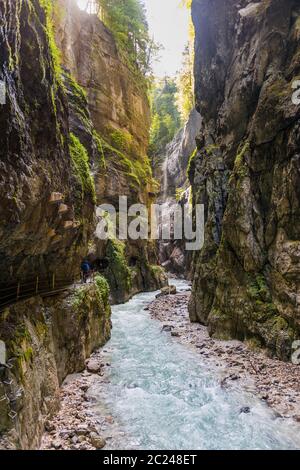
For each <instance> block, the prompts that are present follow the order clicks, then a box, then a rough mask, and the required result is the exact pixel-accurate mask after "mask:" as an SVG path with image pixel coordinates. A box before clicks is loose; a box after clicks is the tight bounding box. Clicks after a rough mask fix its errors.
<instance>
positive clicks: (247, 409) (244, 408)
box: [240, 406, 251, 414]
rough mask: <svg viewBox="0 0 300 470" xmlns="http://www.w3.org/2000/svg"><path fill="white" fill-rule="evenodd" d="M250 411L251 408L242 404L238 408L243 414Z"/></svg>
mask: <svg viewBox="0 0 300 470" xmlns="http://www.w3.org/2000/svg"><path fill="white" fill-rule="evenodd" d="M250 412H251V408H250V407H249V406H243V407H242V408H241V409H240V413H241V414H242V413H244V414H249V413H250Z"/></svg>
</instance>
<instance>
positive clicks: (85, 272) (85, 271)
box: [81, 259, 91, 283]
mask: <svg viewBox="0 0 300 470" xmlns="http://www.w3.org/2000/svg"><path fill="white" fill-rule="evenodd" d="M90 272H91V266H90V264H89V262H88V260H86V259H85V260H84V261H83V262H82V263H81V278H82V281H83V282H84V283H86V282H87V280H88V278H89V275H90Z"/></svg>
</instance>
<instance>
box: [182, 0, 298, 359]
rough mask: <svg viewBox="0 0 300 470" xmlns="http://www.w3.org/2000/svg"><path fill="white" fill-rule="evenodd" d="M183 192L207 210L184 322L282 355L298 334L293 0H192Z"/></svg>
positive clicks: (295, 5)
mask: <svg viewBox="0 0 300 470" xmlns="http://www.w3.org/2000/svg"><path fill="white" fill-rule="evenodd" d="M192 15H193V21H194V25H195V30H196V42H195V83H196V85H195V86H196V106H197V109H198V111H199V112H200V113H201V115H202V117H203V125H202V128H201V131H200V133H199V135H198V137H197V147H198V153H197V154H196V155H195V157H194V158H193V159H192V161H191V165H190V180H191V183H192V186H193V197H194V201H195V202H197V203H204V204H205V206H206V231H205V246H204V248H203V250H202V251H201V252H200V253H196V254H195V257H194V285H193V296H192V301H191V304H190V316H191V319H192V320H193V321H200V322H203V323H206V324H208V326H209V329H210V332H211V334H213V335H215V336H218V337H226V338H228V337H235V338H240V339H249V340H252V341H254V342H255V343H256V344H260V345H262V346H266V347H267V348H269V350H271V351H272V352H273V353H274V354H276V355H277V356H278V357H280V358H282V359H285V360H287V359H289V358H290V353H291V344H292V341H293V340H294V339H298V338H299V333H300V313H299V312H300V304H299V299H300V297H299V292H300V291H299V288H300V284H299V279H300V278H299V265H300V258H299V253H300V252H299V247H300V224H299V220H300V219H299V215H300V199H299V196H300V194H299V183H300V180H299V169H300V166H299V165H300V146H299V144H300V124H299V117H300V108H299V106H296V105H294V104H293V103H292V93H293V90H292V83H293V81H294V80H296V79H297V78H298V79H299V75H300V55H299V52H300V48H299V38H300V26H299V25H300V23H299V22H300V7H299V2H298V1H295V0H263V1H257V2H252V1H249V0H241V1H239V2H236V1H234V0H193V5H192Z"/></svg>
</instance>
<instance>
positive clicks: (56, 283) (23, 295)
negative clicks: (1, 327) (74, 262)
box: [0, 274, 78, 311]
mask: <svg viewBox="0 0 300 470" xmlns="http://www.w3.org/2000/svg"><path fill="white" fill-rule="evenodd" d="M77 279H78V278H77V277H75V276H74V277H72V278H68V279H67V278H65V279H60V278H58V277H56V275H55V274H51V275H50V276H47V277H45V278H41V277H40V276H36V277H35V278H34V279H30V280H27V281H16V282H14V283H8V284H6V285H5V284H0V311H3V310H4V309H5V308H7V307H9V306H10V305H13V304H15V303H17V302H19V301H21V300H26V299H29V298H30V297H36V296H41V297H50V296H51V295H55V294H59V293H60V292H64V291H66V290H67V289H69V288H70V286H71V285H72V284H74V283H75V281H76V280H77Z"/></svg>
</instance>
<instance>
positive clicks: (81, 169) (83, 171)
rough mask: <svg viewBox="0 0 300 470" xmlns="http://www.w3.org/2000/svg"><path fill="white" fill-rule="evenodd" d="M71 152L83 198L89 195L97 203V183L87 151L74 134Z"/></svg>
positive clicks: (72, 135)
mask: <svg viewBox="0 0 300 470" xmlns="http://www.w3.org/2000/svg"><path fill="white" fill-rule="evenodd" d="M69 150H70V156H71V159H72V163H73V166H74V170H75V173H76V176H77V179H78V181H79V182H80V184H81V188H82V197H84V196H85V195H87V194H89V195H90V196H91V197H92V200H93V202H96V191H95V183H94V179H93V176H92V174H91V170H90V164H89V156H88V153H87V150H86V148H85V147H84V146H83V145H82V143H81V142H80V140H79V139H78V138H77V137H76V136H75V135H74V134H72V133H70V141H69Z"/></svg>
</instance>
